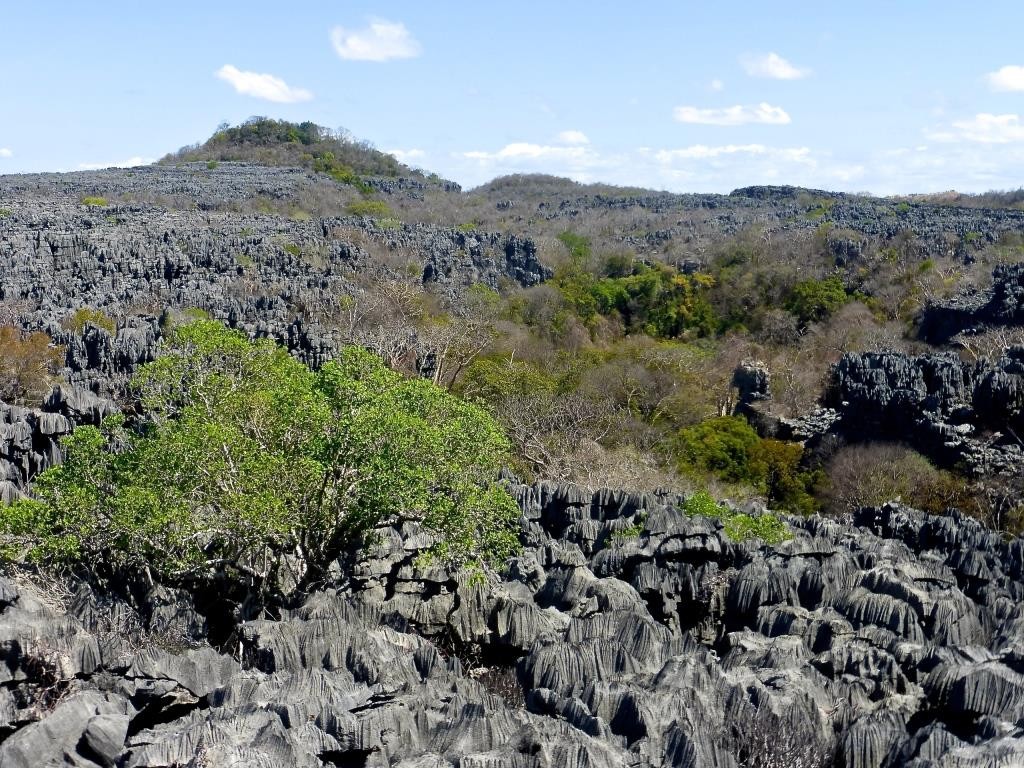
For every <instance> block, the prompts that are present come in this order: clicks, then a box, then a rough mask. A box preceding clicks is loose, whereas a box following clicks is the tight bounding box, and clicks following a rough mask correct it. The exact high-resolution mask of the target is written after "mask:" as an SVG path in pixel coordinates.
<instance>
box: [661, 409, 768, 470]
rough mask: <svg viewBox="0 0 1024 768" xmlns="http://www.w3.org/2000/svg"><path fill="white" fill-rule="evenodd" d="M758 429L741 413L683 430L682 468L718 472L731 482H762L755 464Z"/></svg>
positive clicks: (679, 441) (680, 437)
mask: <svg viewBox="0 0 1024 768" xmlns="http://www.w3.org/2000/svg"><path fill="white" fill-rule="evenodd" d="M760 439H761V438H760V437H758V434H757V432H755V431H754V428H753V427H751V426H750V425H749V424H748V423H747V421H746V419H743V418H741V417H739V416H719V417H717V418H714V419H708V420H707V421H703V422H701V423H700V424H695V425H694V426H692V427H687V428H685V429H682V430H680V431H679V435H678V438H677V455H678V456H679V458H680V469H681V470H683V471H693V470H697V471H698V472H700V473H710V474H713V475H717V476H718V477H720V478H722V479H723V480H726V481H728V482H731V483H749V484H754V483H756V482H757V481H758V479H759V478H758V476H757V472H756V469H755V468H754V467H753V466H752V459H753V457H754V452H755V451H756V449H757V446H758V443H759V441H760Z"/></svg>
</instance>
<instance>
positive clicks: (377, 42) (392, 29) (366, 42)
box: [331, 19, 421, 61]
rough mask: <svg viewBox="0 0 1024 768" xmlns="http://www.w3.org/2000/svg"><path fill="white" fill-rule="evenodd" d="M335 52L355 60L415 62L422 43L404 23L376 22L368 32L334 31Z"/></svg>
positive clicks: (358, 30)
mask: <svg viewBox="0 0 1024 768" xmlns="http://www.w3.org/2000/svg"><path fill="white" fill-rule="evenodd" d="M331 44H332V45H333V46H334V52H335V53H337V54H338V56H340V57H341V58H343V59H349V60H352V61H391V60H392V59H413V58H416V57H417V56H419V55H420V50H421V49H420V44H419V43H418V42H417V41H416V39H415V38H414V37H413V36H412V35H411V34H410V33H409V30H408V29H406V28H405V25H404V24H401V23H399V22H394V21H385V20H384V19H373V20H371V21H370V25H369V26H368V27H366V28H365V29H354V30H353V29H345V28H344V27H334V28H333V29H332V30H331Z"/></svg>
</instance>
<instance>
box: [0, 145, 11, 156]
mask: <svg viewBox="0 0 1024 768" xmlns="http://www.w3.org/2000/svg"><path fill="white" fill-rule="evenodd" d="M0 157H14V153H13V152H12V151H11V150H10V149H8V148H7V147H0Z"/></svg>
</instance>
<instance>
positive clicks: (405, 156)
mask: <svg viewBox="0 0 1024 768" xmlns="http://www.w3.org/2000/svg"><path fill="white" fill-rule="evenodd" d="M387 153H388V154H389V155H391V156H393V157H394V158H395V159H396V160H398V162H400V163H406V164H409V163H411V162H415V161H416V160H422V159H423V158H424V157H426V156H427V153H426V152H424V151H423V150H422V149H389V150H387Z"/></svg>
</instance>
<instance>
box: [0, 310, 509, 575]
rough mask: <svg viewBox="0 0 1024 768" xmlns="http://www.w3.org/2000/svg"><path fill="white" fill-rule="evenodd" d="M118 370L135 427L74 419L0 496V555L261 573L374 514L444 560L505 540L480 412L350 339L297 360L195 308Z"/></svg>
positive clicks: (497, 455)
mask: <svg viewBox="0 0 1024 768" xmlns="http://www.w3.org/2000/svg"><path fill="white" fill-rule="evenodd" d="M134 384H135V386H136V387H137V390H138V393H139V398H140V405H141V406H142V408H143V410H144V412H146V413H147V414H149V415H148V417H147V420H146V421H145V422H144V423H143V424H142V425H138V426H136V427H132V428H130V427H129V425H127V424H126V422H125V419H124V418H123V417H116V418H113V419H110V420H108V421H107V422H106V423H104V425H103V426H102V427H101V428H95V427H80V428H79V429H77V430H76V431H75V432H74V433H73V434H72V435H71V436H69V437H68V438H66V440H65V444H64V448H65V452H66V458H65V461H64V463H63V464H61V465H59V466H56V467H53V468H52V469H49V470H47V471H46V472H44V473H43V474H42V475H40V476H39V477H38V478H37V479H36V481H35V486H34V494H35V495H34V497H33V498H31V499H26V500H23V501H20V502H18V503H15V504H14V505H12V506H10V507H8V508H6V509H4V510H0V536H2V538H0V541H2V543H3V546H4V551H5V554H6V555H7V556H8V557H15V558H29V559H33V560H36V561H43V562H47V563H50V564H69V565H84V566H86V567H88V568H91V569H99V570H103V569H106V570H107V571H117V570H118V569H121V568H125V567H128V568H132V567H134V568H144V569H150V570H151V571H152V572H156V573H158V574H160V575H162V576H165V577H170V578H177V579H190V578H202V577H204V576H209V575H210V574H211V573H218V572H221V573H228V574H229V575H234V576H240V577H247V578H249V579H251V580H253V581H254V582H258V583H261V584H267V583H270V581H271V580H272V579H273V578H275V577H276V576H277V575H278V574H279V569H280V568H281V567H282V566H283V565H285V564H290V565H289V567H292V568H295V567H296V566H295V564H296V563H298V564H299V565H298V566H297V567H298V568H299V571H300V573H298V574H297V575H298V576H299V577H300V578H312V577H314V576H315V575H316V574H317V572H318V571H319V570H321V569H323V568H324V567H326V565H327V564H328V563H329V562H330V560H331V559H333V558H334V557H336V556H337V554H338V553H339V552H340V551H341V550H342V549H343V548H344V547H345V546H346V545H347V544H349V543H351V542H353V541H355V540H356V539H357V538H358V537H359V536H360V535H361V534H363V533H364V532H366V531H368V530H370V529H372V528H373V527H375V526H378V525H384V524H400V523H402V522H405V521H417V522H419V523H421V524H422V525H423V526H424V528H425V529H426V530H427V531H428V532H430V533H432V534H434V535H435V536H436V541H437V544H436V545H435V547H434V549H433V550H432V551H433V554H434V555H436V556H438V557H440V558H443V559H444V560H446V561H449V562H453V563H456V564H463V565H465V564H468V565H477V566H479V565H482V564H484V563H486V562H488V561H495V560H500V559H502V558H504V557H506V556H507V555H509V554H510V553H512V552H513V551H514V550H515V548H516V546H517V539H516V536H515V533H514V530H515V523H516V520H517V518H518V509H517V507H516V505H515V503H514V501H513V500H512V498H511V497H510V495H509V494H508V492H507V490H506V489H505V487H504V486H503V485H502V484H501V483H499V481H498V472H499V470H500V467H501V466H502V464H503V461H504V457H505V456H506V453H507V450H508V448H509V444H508V442H507V440H506V438H505V436H504V435H503V433H502V431H501V429H500V428H499V427H498V426H497V424H496V423H495V422H494V420H493V419H492V418H491V417H490V416H489V415H488V414H487V413H486V412H485V411H483V410H482V409H480V408H479V407H477V406H475V405H472V404H469V403H466V402H464V401H462V400H460V399H459V398H457V397H455V396H454V395H451V394H449V393H448V392H446V391H445V390H443V389H441V388H440V387H437V386H435V385H434V384H432V383H431V382H429V381H425V380H418V379H406V378H404V377H402V376H401V375H399V374H397V373H395V372H393V371H390V370H389V369H387V368H386V367H385V366H384V364H383V363H382V362H381V361H380V359H379V358H376V357H375V356H373V355H372V354H370V353H369V352H367V351H365V350H363V349H360V348H357V347H349V348H346V349H345V350H344V351H343V353H342V354H341V356H340V358H339V359H338V360H337V361H335V362H331V363H328V364H327V365H325V366H324V367H323V368H322V369H321V370H320V371H317V372H313V371H311V370H310V369H309V368H307V367H306V366H304V365H303V364H302V363H300V362H298V361H296V360H294V359H293V358H291V357H290V356H289V355H288V354H287V352H286V351H285V350H283V349H281V348H280V347H278V346H277V345H275V344H273V343H272V342H270V341H257V342H255V343H254V342H250V341H249V340H248V339H247V338H245V337H244V336H243V335H242V334H240V333H237V332H235V331H231V330H228V329H226V328H224V327H223V326H221V325H220V324H218V323H216V322H212V321H197V322H194V323H191V324H189V325H186V326H182V327H181V328H179V329H177V330H176V331H175V333H174V335H173V337H172V341H171V343H170V345H169V347H168V348H167V350H166V353H165V354H163V355H162V356H161V357H159V358H158V359H157V360H156V361H155V362H153V363H150V364H148V365H146V366H143V367H142V368H141V369H140V371H139V373H138V375H137V376H136V378H135V381H134Z"/></svg>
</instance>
